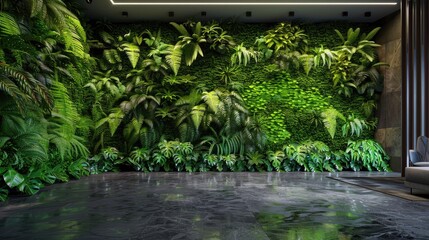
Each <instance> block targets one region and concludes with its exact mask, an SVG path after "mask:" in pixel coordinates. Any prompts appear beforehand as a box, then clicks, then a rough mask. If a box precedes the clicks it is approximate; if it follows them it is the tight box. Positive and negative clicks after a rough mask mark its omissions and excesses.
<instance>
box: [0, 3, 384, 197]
mask: <svg viewBox="0 0 429 240" xmlns="http://www.w3.org/2000/svg"><path fill="white" fill-rule="evenodd" d="M1 7H2V11H1V12H0V176H1V178H0V200H2V201H4V200H6V199H7V196H8V194H9V193H13V194H16V193H24V194H35V193H37V191H38V190H39V189H40V188H41V187H43V186H44V185H46V184H52V183H55V182H57V181H68V180H69V179H71V178H80V177H81V176H85V175H88V174H90V173H92V174H97V173H103V172H108V171H121V170H135V171H144V172H151V171H188V172H195V171H341V170H344V169H351V170H355V171H359V170H361V169H365V170H379V171H388V170H389V166H388V164H387V161H388V156H387V154H386V153H385V152H384V150H383V149H382V147H381V146H380V145H379V144H378V143H376V142H375V141H373V140H372V136H371V135H372V133H373V129H374V127H375V123H376V122H377V121H376V118H375V117H374V109H375V108H376V99H377V94H379V91H378V90H379V86H380V84H381V83H382V75H381V74H380V73H379V71H378V68H379V67H380V66H384V65H385V64H384V63H380V62H378V60H377V56H376V54H375V50H374V49H375V48H376V47H377V46H378V45H377V44H376V43H375V42H374V41H373V40H372V39H373V37H374V36H375V34H376V33H377V32H378V30H379V29H378V28H376V29H374V30H372V31H370V32H369V34H361V29H360V28H350V29H349V30H348V31H347V35H346V36H343V35H342V34H341V31H339V30H337V31H336V32H337V33H338V37H337V39H336V40H335V41H334V40H333V41H332V42H336V43H335V44H332V43H326V44H324V43H320V42H317V43H312V42H311V40H312V39H313V38H316V36H313V35H314V34H313V35H312V34H308V33H307V32H306V31H305V30H304V28H303V27H305V26H298V25H293V24H291V23H280V24H278V25H276V26H274V27H273V28H270V29H267V26H266V25H263V26H262V25H261V26H259V27H256V28H255V29H256V30H247V32H246V31H242V32H240V31H238V30H237V29H235V28H234V27H237V26H228V25H226V26H223V25H221V24H219V23H216V22H210V23H201V22H193V21H188V22H185V23H174V22H172V23H170V24H169V25H168V26H166V25H162V24H161V25H156V24H154V25H153V26H154V27H153V28H152V27H149V28H148V29H144V30H143V31H142V28H141V25H139V26H138V27H134V28H132V27H131V29H126V31H122V30H121V29H122V28H112V27H111V26H110V25H109V24H107V25H106V24H104V25H103V24H102V23H98V24H96V25H95V26H92V27H90V26H89V25H88V27H86V28H88V29H86V28H85V29H84V28H83V27H82V24H81V22H80V21H79V19H78V18H77V17H76V16H75V15H74V14H73V11H72V10H70V9H72V8H70V7H69V6H68V5H67V3H65V2H63V1H62V0H43V1H41V0H31V1H10V0H5V1H2V3H1ZM155 25H156V26H155ZM238 27H239V26H238ZM247 27H250V28H251V27H252V26H250V25H248V26H247ZM225 29H227V30H228V31H226V30H225ZM229 32H232V33H234V34H233V35H230V34H229ZM334 32H335V31H334V30H332V32H331V33H330V35H333V34H332V33H334ZM338 39H339V40H338ZM324 46H326V47H324ZM338 93H339V94H340V95H338ZM344 106H345V107H344Z"/></svg>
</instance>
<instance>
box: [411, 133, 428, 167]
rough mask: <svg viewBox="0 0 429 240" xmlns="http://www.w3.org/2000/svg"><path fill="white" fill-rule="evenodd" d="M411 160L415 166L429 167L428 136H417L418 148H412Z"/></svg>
mask: <svg viewBox="0 0 429 240" xmlns="http://www.w3.org/2000/svg"><path fill="white" fill-rule="evenodd" d="M410 161H411V164H412V166H415V167H429V149H428V138H427V137H425V136H420V137H418V138H417V145H416V149H411V150H410Z"/></svg>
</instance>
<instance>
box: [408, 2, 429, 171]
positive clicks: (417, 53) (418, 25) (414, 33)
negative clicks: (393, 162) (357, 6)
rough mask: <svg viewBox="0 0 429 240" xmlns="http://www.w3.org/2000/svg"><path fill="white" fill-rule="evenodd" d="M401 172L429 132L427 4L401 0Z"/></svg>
mask: <svg viewBox="0 0 429 240" xmlns="http://www.w3.org/2000/svg"><path fill="white" fill-rule="evenodd" d="M401 11H402V174H404V172H405V167H407V166H408V165H409V161H408V150H409V149H411V148H414V147H415V145H416V138H417V137H418V136H420V135H426V136H429V78H428V77H429V74H428V68H429V61H428V55H429V40H428V34H429V30H428V28H429V23H428V20H429V4H428V1H427V0H402V3H401Z"/></svg>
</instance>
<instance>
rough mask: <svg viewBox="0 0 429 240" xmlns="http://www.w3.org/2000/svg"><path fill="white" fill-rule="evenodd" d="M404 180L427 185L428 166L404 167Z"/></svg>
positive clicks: (428, 181)
mask: <svg viewBox="0 0 429 240" xmlns="http://www.w3.org/2000/svg"><path fill="white" fill-rule="evenodd" d="M405 181H407V182H413V183H420V184H426V185H429V167H407V168H405Z"/></svg>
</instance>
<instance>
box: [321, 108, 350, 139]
mask: <svg viewBox="0 0 429 240" xmlns="http://www.w3.org/2000/svg"><path fill="white" fill-rule="evenodd" d="M321 116H322V118H323V124H324V125H325V128H326V130H328V133H329V135H330V136H331V138H332V139H333V138H334V137H335V131H336V129H337V118H340V119H341V120H343V121H345V117H344V115H343V114H341V113H340V112H339V111H338V110H336V109H335V108H328V109H327V110H325V111H323V112H322V114H321Z"/></svg>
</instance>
